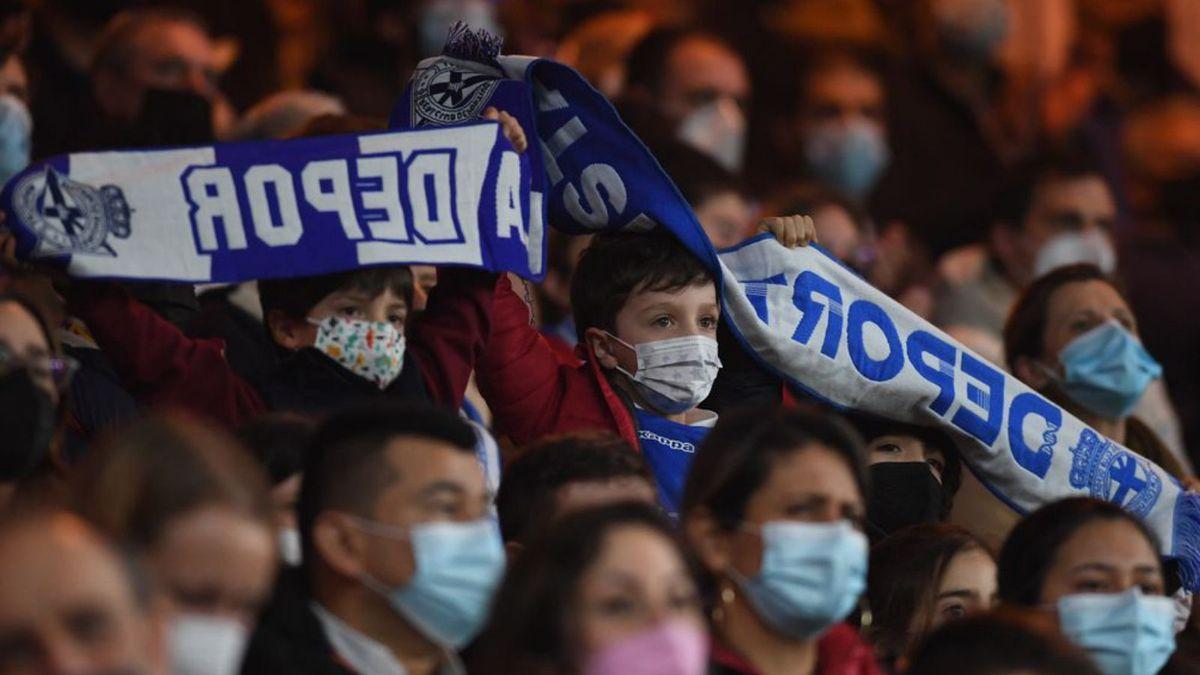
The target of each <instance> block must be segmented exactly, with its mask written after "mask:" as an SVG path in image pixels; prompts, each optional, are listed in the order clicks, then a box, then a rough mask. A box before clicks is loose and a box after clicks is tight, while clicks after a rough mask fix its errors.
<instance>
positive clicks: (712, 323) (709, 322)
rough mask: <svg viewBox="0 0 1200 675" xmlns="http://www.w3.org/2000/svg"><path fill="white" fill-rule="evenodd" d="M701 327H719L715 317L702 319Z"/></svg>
mask: <svg viewBox="0 0 1200 675" xmlns="http://www.w3.org/2000/svg"><path fill="white" fill-rule="evenodd" d="M700 327H701V328H714V329H715V328H716V327H717V318H716V317H714V316H706V317H703V318H701V319H700Z"/></svg>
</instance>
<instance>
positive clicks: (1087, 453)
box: [1070, 428, 1162, 518]
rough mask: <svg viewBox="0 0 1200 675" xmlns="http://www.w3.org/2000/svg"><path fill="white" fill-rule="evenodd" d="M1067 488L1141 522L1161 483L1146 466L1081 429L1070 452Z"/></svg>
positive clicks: (1089, 431)
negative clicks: (1121, 511) (1077, 439)
mask: <svg viewBox="0 0 1200 675" xmlns="http://www.w3.org/2000/svg"><path fill="white" fill-rule="evenodd" d="M1071 453H1072V454H1074V455H1075V457H1074V459H1073V460H1072V461H1071V476H1070V481H1071V487H1074V488H1078V489H1083V488H1087V490H1088V492H1089V493H1091V495H1092V496H1093V497H1096V498H1097V499H1103V500H1105V501H1109V502H1112V503H1114V504H1117V505H1118V506H1121V507H1123V508H1124V509H1125V510H1126V511H1129V512H1130V513H1132V514H1134V515H1137V516H1141V517H1143V518H1145V517H1146V516H1148V515H1149V514H1150V509H1152V508H1154V505H1155V504H1156V503H1157V502H1158V497H1159V495H1160V494H1162V479H1160V478H1159V477H1158V474H1156V473H1155V472H1154V469H1153V468H1152V467H1151V466H1150V463H1149V462H1148V461H1146V460H1144V459H1141V458H1139V457H1138V456H1137V455H1134V454H1133V453H1131V452H1129V451H1128V450H1124V449H1122V448H1120V447H1118V446H1117V445H1115V444H1114V443H1113V442H1112V441H1110V440H1108V439H1107V438H1104V437H1103V436H1100V435H1099V434H1097V433H1096V432H1095V431H1092V430H1091V429H1087V428H1085V429H1084V430H1083V433H1081V434H1080V435H1079V441H1078V443H1076V444H1075V446H1074V447H1072V448H1071Z"/></svg>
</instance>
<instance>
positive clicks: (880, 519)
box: [867, 462, 945, 542]
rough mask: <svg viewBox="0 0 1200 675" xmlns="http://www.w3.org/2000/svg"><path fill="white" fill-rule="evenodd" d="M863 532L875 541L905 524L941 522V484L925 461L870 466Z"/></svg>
mask: <svg viewBox="0 0 1200 675" xmlns="http://www.w3.org/2000/svg"><path fill="white" fill-rule="evenodd" d="M870 472H871V494H870V498H869V499H868V500H867V533H868V534H869V535H870V537H871V541H872V542H875V541H878V540H880V539H882V538H884V537H886V536H887V535H889V534H892V533H893V532H896V531H897V530H901V529H904V528H906V527H908V526H909V525H920V524H922V523H936V522H939V521H940V520H941V519H942V506H943V504H944V499H945V496H944V494H943V492H942V484H941V483H939V482H938V479H937V478H935V477H934V476H933V471H932V470H930V468H929V465H928V464H926V463H925V462H882V463H880V464H873V465H872V466H871V468H870Z"/></svg>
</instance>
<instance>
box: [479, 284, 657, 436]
mask: <svg viewBox="0 0 1200 675" xmlns="http://www.w3.org/2000/svg"><path fill="white" fill-rule="evenodd" d="M491 319H492V320H491V329H492V330H491V337H490V339H489V341H488V343H487V349H486V350H485V351H484V353H483V354H482V355H481V356H480V358H479V361H478V362H477V363H476V367H475V378H476V382H477V383H478V385H479V391H480V392H481V393H483V397H484V398H485V399H487V402H488V406H489V407H490V408H491V410H492V415H493V416H494V419H495V426H496V431H497V432H498V433H500V434H503V435H507V436H509V437H510V438H511V439H512V440H513V442H514V443H516V444H517V445H518V446H520V445H525V444H527V443H531V442H533V441H536V440H538V439H540V438H543V437H545V436H548V435H552V434H561V433H567V432H572V431H588V430H595V431H611V432H614V433H616V434H618V435H619V436H621V438H623V439H624V440H625V441H626V442H627V443H629V444H630V446H632V447H633V448H637V447H638V437H637V424H636V422H635V420H634V416H633V411H632V409H631V408H630V406H629V404H628V403H626V402H625V400H624V399H623V398H622V397H621V396H620V394H618V393H617V391H616V390H614V389H613V387H612V385H611V384H609V382H608V379H607V378H605V376H604V374H603V372H602V371H601V369H600V366H599V363H598V361H597V359H596V357H595V354H593V353H591V351H590V349H589V348H588V347H587V346H586V345H583V344H581V345H579V347H577V348H576V353H577V354H578V355H579V358H580V359H582V360H583V363H582V364H569V363H564V361H563V360H562V359H561V358H559V357H558V356H556V355H555V352H554V348H553V347H551V346H550V344H549V343H548V342H547V341H546V338H545V336H543V335H542V334H541V333H540V332H538V330H537V329H536V328H534V327H533V326H531V325H530V315H529V307H528V306H527V305H526V304H525V301H524V300H522V299H521V298H520V297H519V296H518V295H517V294H516V293H515V292H514V291H513V288H512V284H511V283H510V282H509V280H508V277H507V276H506V275H501V276H500V278H499V280H498V281H497V283H496V287H495V299H494V300H493V303H492V317H491Z"/></svg>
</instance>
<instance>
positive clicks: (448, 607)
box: [356, 519, 504, 649]
mask: <svg viewBox="0 0 1200 675" xmlns="http://www.w3.org/2000/svg"><path fill="white" fill-rule="evenodd" d="M356 523H357V526H358V527H359V528H360V529H362V530H363V531H364V532H367V533H369V534H373V535H377V536H381V537H387V538H390V539H408V540H409V541H410V542H411V543H412V549H413V559H414V560H415V562H416V572H415V573H414V574H413V578H412V580H411V581H409V582H408V584H407V585H405V586H402V587H400V588H389V587H387V586H386V585H384V584H383V583H382V582H380V581H379V580H378V579H375V578H374V577H372V576H370V575H367V574H364V575H363V578H362V581H363V584H364V585H366V586H367V588H370V589H371V590H374V591H375V592H377V593H379V594H380V595H383V596H384V597H386V598H387V599H388V602H390V603H391V605H392V608H394V609H395V610H396V611H397V612H399V613H400V615H401V616H403V617H404V618H405V619H407V620H408V622H409V623H410V624H412V625H413V626H414V627H415V628H417V630H419V631H421V633H423V634H424V635H425V636H426V637H428V638H429V639H430V640H433V641H434V642H437V643H438V644H441V645H444V646H447V647H451V648H453V649H461V648H462V647H464V646H465V645H466V644H467V643H468V642H470V641H471V640H472V639H473V638H474V637H475V636H476V635H477V634H478V633H479V631H480V629H482V628H483V623H484V621H485V620H486V619H487V613H488V608H489V606H490V604H491V598H492V594H493V592H495V590H496V587H497V586H498V585H499V583H500V578H501V577H502V576H504V544H503V542H502V541H501V539H500V532H499V530H498V529H496V524H495V523H494V522H492V521H491V520H488V519H480V520H473V521H468V522H463V523H456V522H440V523H424V524H421V525H414V526H413V527H412V528H410V529H409V530H408V531H407V533H405V531H404V530H402V529H398V528H395V527H392V526H390V525H384V524H382V523H375V522H372V521H366V520H361V519H360V520H357V521H356Z"/></svg>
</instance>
